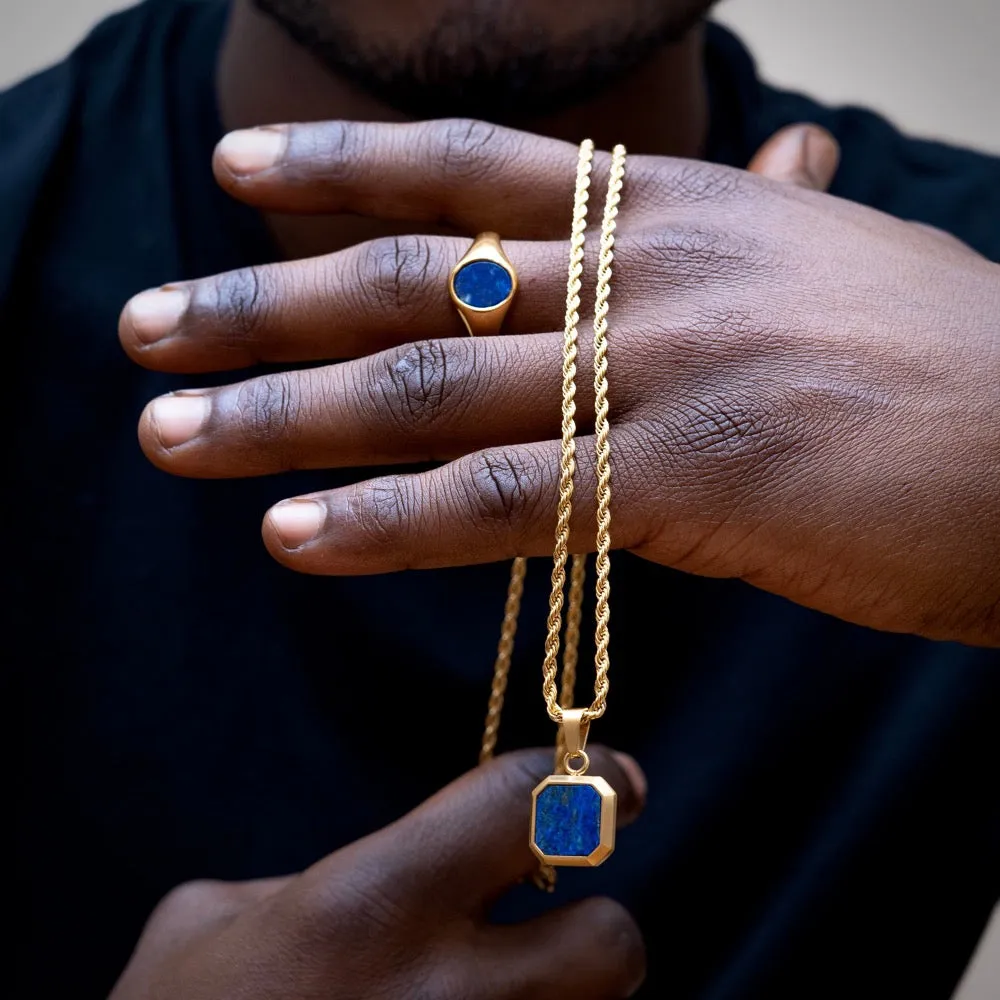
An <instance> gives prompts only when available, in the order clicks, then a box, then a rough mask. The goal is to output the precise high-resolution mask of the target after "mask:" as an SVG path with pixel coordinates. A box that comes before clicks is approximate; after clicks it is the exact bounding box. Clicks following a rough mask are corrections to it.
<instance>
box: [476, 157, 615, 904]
mask: <svg viewBox="0 0 1000 1000" xmlns="http://www.w3.org/2000/svg"><path fill="white" fill-rule="evenodd" d="M625 160H626V150H625V147H624V146H616V147H615V149H614V151H613V153H612V157H611V177H610V180H609V183H608V194H607V200H606V202H605V207H604V219H603V223H602V227H601V245H600V259H599V263H598V269H597V295H596V302H595V308H594V400H595V405H594V410H595V413H594V435H595V459H596V465H595V469H596V474H597V491H596V495H597V556H596V571H597V586H596V589H597V605H596V614H595V618H596V623H595V636H594V637H595V646H596V656H595V663H594V667H595V671H594V673H595V677H594V700H593V702H592V703H591V705H590V706H589V707H588V708H582V709H579V708H573V707H572V706H573V702H574V693H575V688H576V671H577V663H578V658H579V643H580V624H581V620H582V607H583V592H584V586H585V584H586V574H587V556H586V555H585V554H579V553H577V554H574V555H573V558H572V561H571V568H570V586H569V598H568V601H567V602H566V629H565V637H564V641H563V642H562V653H563V659H562V678H561V685H560V686H559V689H558V690H557V686H556V674H557V667H558V660H559V652H560V636H561V634H562V631H563V604H564V594H565V590H566V564H567V561H569V538H570V520H571V518H572V515H573V491H574V480H575V475H576V467H577V463H576V362H577V356H578V334H579V326H580V291H581V288H582V277H583V264H584V257H585V250H586V241H587V216H588V210H589V201H590V181H591V174H592V171H593V163H594V143H593V142H592V141H591V140H589V139H588V140H586V141H584V142H583V143H582V144H581V145H580V156H579V161H578V165H577V174H576V192H575V197H574V203H573V225H572V236H571V240H570V261H569V278H568V282H567V288H566V325H565V335H564V338H563V368H562V442H561V449H560V463H559V504H558V508H557V523H556V532H555V547H554V552H553V566H552V591H551V594H550V596H549V614H548V619H547V635H546V639H545V660H544V663H543V666H542V694H543V696H544V698H545V704H546V708H547V709H548V714H549V718H550V719H552V721H553V722H555V723H556V724H557V725H558V726H559V727H560V729H559V734H558V738H557V743H556V766H555V771H556V773H555V774H553V775H552V776H550V777H548V778H546V779H545V780H544V781H543V782H542V783H541V784H540V785H539V786H538V787H537V788H536V789H535V790H534V792H533V793H532V797H533V805H532V823H531V834H530V843H531V848H532V850H533V851H534V852H535V854H536V855H537V856H538V858H539V860H540V861H541V863H542V869H541V872H540V874H539V877H538V878H537V879H536V882H537V883H538V884H539V885H540V886H542V887H543V888H546V889H550V890H551V888H552V887H553V886H554V884H555V872H554V870H553V866H555V865H572V866H594V865H599V864H601V862H603V861H604V860H605V859H606V858H607V857H608V856H609V855H610V854H611V852H612V851H613V850H614V832H615V808H616V797H615V793H614V791H613V789H612V788H611V786H610V785H608V783H607V782H606V781H604V779H603V778H599V777H591V776H587V774H586V772H587V769H588V768H589V765H590V759H589V757H588V756H587V752H586V744H587V737H588V735H589V730H590V724H591V722H593V721H594V720H595V719H599V718H600V717H601V716H602V715H604V712H605V710H606V709H607V700H608V672H609V669H610V666H611V661H610V655H609V638H610V631H609V623H610V614H611V606H610V598H611V581H610V568H611V441H610V434H609V431H610V424H609V420H608V409H609V404H608V311H609V303H610V299H611V278H612V273H613V263H614V248H615V231H616V228H617V219H618V208H619V205H620V202H621V193H622V187H623V184H624V179H625ZM526 570H527V560H526V559H524V558H523V557H519V558H517V559H515V560H514V562H513V565H512V566H511V572H510V583H509V585H508V588H507V602H506V605H505V607H504V617H503V624H502V626H501V630H500V641H499V643H498V645H497V657H496V663H495V666H494V670H493V685H492V688H491V691H490V699H489V707H488V710H487V714H486V725H485V730H484V733H483V741H482V748H481V750H480V754H479V760H480V763H485V762H486V761H488V760H490V759H491V758H492V757H493V754H494V751H495V749H496V742H497V735H498V732H499V728H500V717H501V713H502V711H503V703H504V696H505V694H506V691H507V680H508V677H509V674H510V663H511V656H512V654H513V651H514V638H515V635H516V633H517V621H518V616H519V614H520V610H521V598H522V595H523V593H524V577H525V573H526Z"/></svg>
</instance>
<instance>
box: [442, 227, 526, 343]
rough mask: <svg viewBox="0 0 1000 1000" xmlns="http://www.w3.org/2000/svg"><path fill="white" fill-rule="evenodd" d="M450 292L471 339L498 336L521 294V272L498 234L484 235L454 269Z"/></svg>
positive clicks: (449, 286) (479, 237) (476, 240)
mask: <svg viewBox="0 0 1000 1000" xmlns="http://www.w3.org/2000/svg"><path fill="white" fill-rule="evenodd" d="M448 291H449V292H450V293H451V301H452V302H454V303H455V308H456V309H457V310H458V314H459V316H461V317H462V322H463V323H464V324H465V328H466V330H468V331H469V336H470V337H488V336H495V335H496V334H498V333H499V332H500V327H501V326H503V321H504V317H506V315H507V310H508V309H510V304H511V302H513V301H514V296H515V295H516V294H517V271H515V270H514V265H513V264H512V263H511V262H510V258H509V257H508V256H507V254H506V253H504V249H503V244H502V243H501V242H500V237H499V236H497V234H496V233H480V234H479V236H477V237H476V239H475V242H473V244H472V246H471V247H469V250H468V252H467V253H466V255H465V256H464V257H463V258H462V259H461V260H460V261H459V262H458V263H457V264H456V265H455V266H454V268H452V272H451V276H450V278H449V279H448Z"/></svg>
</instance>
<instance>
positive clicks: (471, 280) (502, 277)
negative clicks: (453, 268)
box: [452, 260, 514, 309]
mask: <svg viewBox="0 0 1000 1000" xmlns="http://www.w3.org/2000/svg"><path fill="white" fill-rule="evenodd" d="M452 285H453V287H454V289H455V295H456V297H457V298H458V300H459V301H460V302H464V303H465V305H467V306H469V307H470V308H472V309H494V308H496V307H497V306H499V305H502V304H503V303H504V302H506V301H507V299H509V298H510V296H511V293H512V292H513V291H514V278H513V277H512V275H511V273H510V271H508V270H507V268H505V267H501V266H500V265H499V264H496V263H494V262H493V261H492V260H473V261H470V262H469V263H468V264H466V265H465V266H464V267H463V268H461V269H460V270H459V272H458V274H456V275H455V279H454V281H453V283H452Z"/></svg>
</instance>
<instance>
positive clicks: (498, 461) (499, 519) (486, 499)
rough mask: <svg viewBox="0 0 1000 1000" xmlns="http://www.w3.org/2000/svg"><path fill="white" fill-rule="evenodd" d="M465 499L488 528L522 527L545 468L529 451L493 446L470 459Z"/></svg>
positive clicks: (538, 493)
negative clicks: (470, 465)
mask: <svg viewBox="0 0 1000 1000" xmlns="http://www.w3.org/2000/svg"><path fill="white" fill-rule="evenodd" d="M471 472H472V474H471V476H470V477H469V481H468V486H467V490H468V494H469V501H470V503H471V505H472V507H473V510H474V512H475V515H476V517H477V519H478V521H479V523H481V524H483V525H485V526H486V527H487V528H488V529H500V530H507V529H512V528H513V529H523V528H525V527H527V525H528V523H529V522H530V521H531V519H532V517H533V515H534V514H535V512H536V510H537V506H538V498H539V497H540V496H541V495H542V493H543V490H544V478H545V470H544V469H543V468H542V465H541V463H540V462H539V461H538V459H537V458H535V457H534V456H533V455H532V454H531V453H530V452H523V451H517V450H514V449H494V450H491V451H486V452H483V453H482V454H481V455H478V456H476V457H475V458H474V459H473V464H472V470H471Z"/></svg>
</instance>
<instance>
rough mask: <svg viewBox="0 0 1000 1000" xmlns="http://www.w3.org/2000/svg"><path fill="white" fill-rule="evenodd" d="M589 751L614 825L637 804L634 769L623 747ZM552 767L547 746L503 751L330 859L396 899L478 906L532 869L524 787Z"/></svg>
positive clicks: (451, 907)
mask: <svg viewBox="0 0 1000 1000" xmlns="http://www.w3.org/2000/svg"><path fill="white" fill-rule="evenodd" d="M589 752H590V759H591V767H590V771H589V772H588V773H589V774H592V775H599V776H601V777H603V778H604V779H605V780H606V781H607V782H608V783H609V784H610V785H611V787H612V788H614V789H615V791H616V792H617V794H618V825H619V826H625V825H627V824H628V823H630V822H632V821H633V820H634V819H635V818H636V817H637V816H638V814H639V812H640V811H641V810H642V807H643V805H644V799H645V778H644V777H643V775H642V771H641V770H640V768H639V766H638V764H636V763H635V761H634V760H632V758H630V757H627V756H625V755H623V754H618V753H614V752H612V751H609V750H607V749H604V748H602V747H594V748H593V750H591V751H589ZM552 772H553V750H551V749H533V750H519V751H516V752H514V753H509V754H504V755H503V756H501V757H498V758H496V759H495V760H492V761H490V762H489V763H488V764H485V765H483V766H481V767H477V768H476V769H475V770H473V771H470V772H469V773H468V774H465V775H464V776H463V777H461V778H459V779H458V780H457V781H455V782H453V783H452V784H450V785H448V786H447V787H446V788H444V789H443V790H442V791H440V792H438V794H437V795H435V796H433V797H432V798H430V799H428V800H427V802H425V803H424V804H423V805H421V806H419V807H418V808H417V809H415V810H414V811H413V812H411V813H409V814H408V815H407V816H405V817H403V818H402V819H401V820H399V821H398V822H396V823H394V824H393V825H392V826H389V827H387V828H385V829H384V830H381V831H379V832H378V833H376V834H373V835H372V836H370V837H368V838H366V839H365V840H362V841H359V842H358V843H357V844H354V845H352V847H350V848H348V849H346V850H345V851H341V852H339V854H338V855H334V856H333V859H338V858H339V863H347V864H348V865H350V866H351V868H352V871H354V872H355V874H357V870H358V868H359V867H360V868H362V869H365V870H367V871H368V872H369V873H370V874H371V876H372V877H373V878H374V879H376V880H377V881H376V884H377V885H378V886H380V887H383V889H384V895H385V896H387V897H388V898H390V899H393V900H399V901H400V905H402V904H403V902H404V901H409V903H410V905H411V906H412V901H413V900H414V899H416V900H420V901H421V903H422V904H423V905H425V906H427V907H429V908H431V909H434V910H437V911H438V912H447V913H452V914H453V913H454V911H455V909H456V908H457V909H459V910H461V911H463V912H469V913H477V912H481V911H482V910H483V909H484V908H485V907H486V906H488V905H489V904H490V903H491V902H492V901H493V900H494V899H495V898H496V897H497V896H498V895H500V894H501V893H502V892H503V891H504V890H505V889H507V888H509V887H510V886H512V885H514V884H515V883H516V882H519V881H521V880H522V879H524V878H527V877H529V876H531V875H532V874H533V873H535V872H536V871H537V870H538V861H537V859H536V858H535V856H534V854H533V853H532V851H531V848H530V846H529V844H528V837H529V824H530V820H531V793H532V790H533V789H534V788H535V786H536V785H537V784H538V783H539V782H540V781H542V779H543V778H545V777H547V776H548V775H550V774H552ZM333 859H331V860H333Z"/></svg>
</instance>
